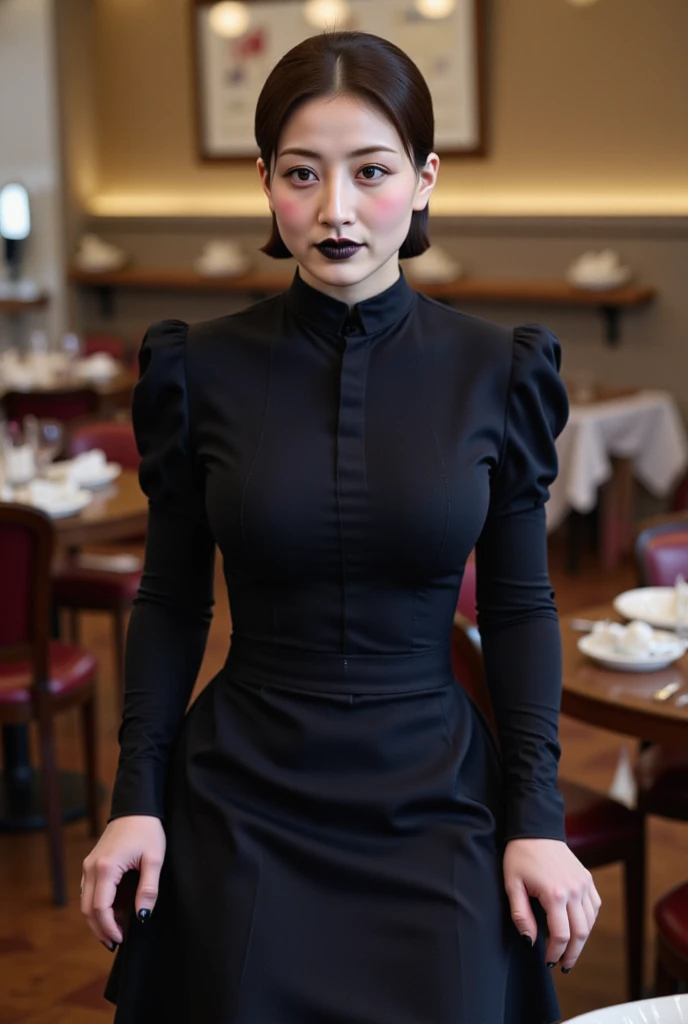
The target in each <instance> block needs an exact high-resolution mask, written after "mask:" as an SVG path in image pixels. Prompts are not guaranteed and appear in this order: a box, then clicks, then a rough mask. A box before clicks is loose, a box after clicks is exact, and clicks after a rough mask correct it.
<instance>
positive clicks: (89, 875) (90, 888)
mask: <svg viewBox="0 0 688 1024" xmlns="http://www.w3.org/2000/svg"><path fill="white" fill-rule="evenodd" d="M95 886H96V879H95V871H94V870H93V869H86V868H85V869H84V874H83V885H82V889H83V891H82V893H81V901H80V907H81V913H82V914H83V915H84V917H85V918H86V921H87V923H88V927H89V928H90V929H91V931H92V932H93V934H94V935H95V937H96V938H97V939H98V941H99V942H104V943H106V944H107V945H110V940H109V939H108V938H107V937H106V935H105V932H104V931H103V930H102V928H101V927H100V924H99V922H98V921H97V919H96V917H95V914H94V913H93V893H94V891H95Z"/></svg>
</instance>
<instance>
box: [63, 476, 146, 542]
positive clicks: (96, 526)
mask: <svg viewBox="0 0 688 1024" xmlns="http://www.w3.org/2000/svg"><path fill="white" fill-rule="evenodd" d="M147 520H148V499H147V498H146V496H145V494H144V493H143V491H142V490H141V488H140V487H139V479H138V473H137V472H136V470H133V469H124V470H122V473H121V474H120V476H118V477H117V479H116V480H114V481H113V482H112V483H111V484H109V485H108V486H107V487H105V488H103V490H101V491H94V492H93V501H92V502H91V504H90V505H87V506H86V508H85V509H83V510H82V511H81V512H78V513H77V514H76V515H75V516H66V517H65V518H64V519H55V520H53V524H54V526H55V539H56V544H57V547H58V551H63V550H64V549H65V548H74V547H81V546H82V545H84V544H109V543H110V542H111V541H116V540H122V539H124V538H126V537H133V536H136V535H137V534H143V533H145V530H146V522H147Z"/></svg>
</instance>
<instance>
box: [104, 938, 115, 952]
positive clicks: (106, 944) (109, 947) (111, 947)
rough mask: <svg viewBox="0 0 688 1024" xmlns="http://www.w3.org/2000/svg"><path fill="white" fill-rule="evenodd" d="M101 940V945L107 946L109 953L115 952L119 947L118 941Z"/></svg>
mask: <svg viewBox="0 0 688 1024" xmlns="http://www.w3.org/2000/svg"><path fill="white" fill-rule="evenodd" d="M100 942H101V945H103V946H105V948H106V949H107V951H108V952H109V953H114V952H115V950H116V949H117V943H116V942H113V943H109V942H104V941H103V939H101V940H100Z"/></svg>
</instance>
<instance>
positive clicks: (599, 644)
mask: <svg viewBox="0 0 688 1024" xmlns="http://www.w3.org/2000/svg"><path fill="white" fill-rule="evenodd" d="M591 641H592V645H593V646H594V648H595V650H596V651H597V652H599V653H600V654H623V655H625V656H626V657H634V658H638V659H639V660H644V659H646V658H654V657H659V656H660V655H663V654H672V653H673V652H674V651H675V650H676V643H677V638H676V637H675V636H674V635H673V634H671V633H670V634H667V633H662V632H657V631H656V630H654V629H653V628H652V626H649V625H648V624H647V622H640V620H638V619H636V620H634V621H633V622H629V623H628V625H627V626H623V625H622V624H621V623H620V622H596V623H595V625H594V627H593V630H592V634H591Z"/></svg>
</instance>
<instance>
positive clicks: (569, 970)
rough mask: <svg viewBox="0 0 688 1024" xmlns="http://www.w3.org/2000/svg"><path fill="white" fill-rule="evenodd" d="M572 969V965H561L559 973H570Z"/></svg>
mask: <svg viewBox="0 0 688 1024" xmlns="http://www.w3.org/2000/svg"><path fill="white" fill-rule="evenodd" d="M572 970H573V967H562V969H561V973H562V974H570V973H571V971H572Z"/></svg>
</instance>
